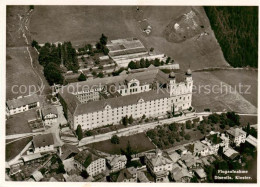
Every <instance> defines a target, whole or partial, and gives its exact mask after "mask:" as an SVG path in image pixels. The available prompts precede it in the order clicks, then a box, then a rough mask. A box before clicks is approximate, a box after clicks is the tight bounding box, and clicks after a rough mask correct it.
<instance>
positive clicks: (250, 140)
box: [246, 135, 257, 148]
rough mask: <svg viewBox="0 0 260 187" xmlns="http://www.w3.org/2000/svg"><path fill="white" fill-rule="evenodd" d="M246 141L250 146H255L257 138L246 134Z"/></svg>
mask: <svg viewBox="0 0 260 187" xmlns="http://www.w3.org/2000/svg"><path fill="white" fill-rule="evenodd" d="M246 142H247V143H248V144H249V145H250V146H253V147H255V148H257V139H256V138H255V137H253V136H252V135H248V137H247V138H246Z"/></svg>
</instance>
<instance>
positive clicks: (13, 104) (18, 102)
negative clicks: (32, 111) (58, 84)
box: [6, 94, 40, 109]
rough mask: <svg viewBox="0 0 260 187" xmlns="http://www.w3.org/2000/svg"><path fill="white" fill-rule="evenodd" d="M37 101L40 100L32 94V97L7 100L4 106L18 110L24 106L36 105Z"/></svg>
mask: <svg viewBox="0 0 260 187" xmlns="http://www.w3.org/2000/svg"><path fill="white" fill-rule="evenodd" d="M39 101H40V99H39V97H38V95H36V94H33V95H30V96H26V97H22V98H19V99H12V100H8V101H6V105H7V106H8V108H9V109H13V108H18V107H21V106H24V105H28V104H32V103H36V102H39Z"/></svg>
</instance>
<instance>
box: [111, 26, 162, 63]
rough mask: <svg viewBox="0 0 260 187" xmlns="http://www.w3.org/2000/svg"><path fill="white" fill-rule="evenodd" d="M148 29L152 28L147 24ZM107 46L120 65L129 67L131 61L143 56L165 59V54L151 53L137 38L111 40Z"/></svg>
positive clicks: (144, 57) (152, 58)
mask: <svg viewBox="0 0 260 187" xmlns="http://www.w3.org/2000/svg"><path fill="white" fill-rule="evenodd" d="M147 29H148V30H150V29H151V28H150V27H149V28H148V26H147V28H146V30H147ZM148 32H149V31H148ZM149 33H150V32H149ZM107 48H108V49H109V54H108V55H109V56H110V58H112V59H113V60H114V61H115V63H116V64H117V65H118V66H119V67H127V66H128V64H129V62H131V61H140V60H141V59H142V58H143V59H148V60H154V59H156V58H157V59H159V60H163V61H165V55H164V54H156V55H155V54H149V53H148V51H147V50H146V48H145V47H144V45H143V44H142V42H141V41H140V40H138V39H137V38H126V39H117V40H111V41H110V43H108V44H107Z"/></svg>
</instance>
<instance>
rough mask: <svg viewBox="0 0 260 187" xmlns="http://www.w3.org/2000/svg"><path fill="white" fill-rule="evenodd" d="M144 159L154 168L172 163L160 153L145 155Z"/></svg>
mask: <svg viewBox="0 0 260 187" xmlns="http://www.w3.org/2000/svg"><path fill="white" fill-rule="evenodd" d="M146 157H147V158H148V159H149V160H150V162H151V163H152V165H153V166H154V167H156V166H161V165H166V164H171V163H172V160H171V159H170V158H166V157H164V156H163V155H162V153H158V152H157V153H154V154H146Z"/></svg>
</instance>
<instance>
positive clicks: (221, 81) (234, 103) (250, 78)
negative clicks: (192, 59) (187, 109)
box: [192, 70, 257, 113]
mask: <svg viewBox="0 0 260 187" xmlns="http://www.w3.org/2000/svg"><path fill="white" fill-rule="evenodd" d="M244 75H245V76H244ZM193 80H194V89H193V99H192V105H193V106H194V107H195V108H196V110H197V111H198V112H201V111H203V110H204V109H206V108H209V109H210V110H211V111H213V112H217V111H218V112H224V111H232V110H233V111H236V112H240V113H256V112H257V72H255V71H253V72H248V71H247V70H243V71H237V70H234V71H233V70H232V71H229V72H227V70H219V71H214V72H212V71H209V72H194V73H193ZM239 83H241V84H249V85H251V89H250V91H251V94H250V95H247V94H240V93H238V92H239V90H238V88H236V89H235V85H239ZM226 88H228V89H226ZM230 89H231V91H230ZM210 90H211V91H210ZM226 90H227V91H226ZM243 90H244V89H242V91H243ZM244 91H245V90H244Z"/></svg>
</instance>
